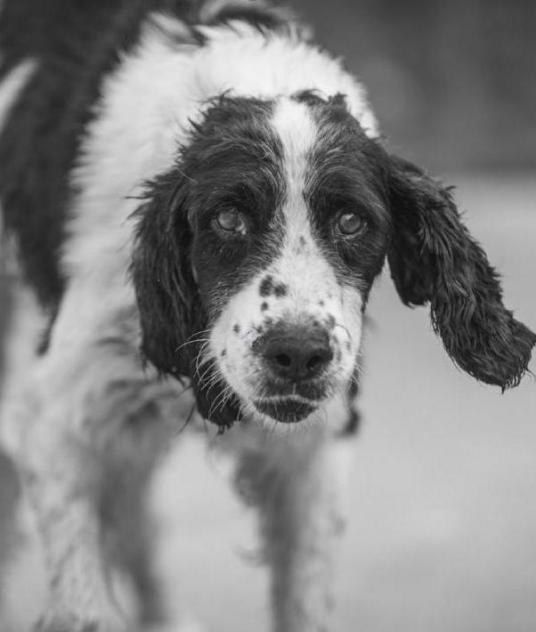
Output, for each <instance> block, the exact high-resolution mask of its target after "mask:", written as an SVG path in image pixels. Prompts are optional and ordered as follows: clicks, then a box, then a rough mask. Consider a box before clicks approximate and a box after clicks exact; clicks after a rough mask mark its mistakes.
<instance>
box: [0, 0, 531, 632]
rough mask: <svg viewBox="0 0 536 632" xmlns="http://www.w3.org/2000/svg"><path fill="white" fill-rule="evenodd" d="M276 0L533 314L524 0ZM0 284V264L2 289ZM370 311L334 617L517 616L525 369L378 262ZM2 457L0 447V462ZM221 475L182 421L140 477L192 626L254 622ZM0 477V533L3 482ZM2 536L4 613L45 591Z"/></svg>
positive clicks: (524, 552) (402, 625)
mask: <svg viewBox="0 0 536 632" xmlns="http://www.w3.org/2000/svg"><path fill="white" fill-rule="evenodd" d="M293 4H294V6H295V7H296V9H297V10H298V11H299V13H300V14H301V15H303V16H304V17H306V18H307V19H308V20H309V21H310V22H311V23H312V24H313V25H314V27H315V29H316V33H317V38H318V40H319V41H320V42H321V43H322V44H323V45H325V46H326V47H327V48H329V49H330V50H332V51H334V52H335V53H336V54H339V55H341V56H343V57H344V58H345V59H346V62H347V65H348V67H349V68H351V69H352V70H353V71H355V72H356V73H357V74H358V75H359V76H360V77H361V78H362V79H363V80H364V82H365V83H366V85H367V86H368V89H369V93H370V98H371V102H372V104H373V106H374V108H375V109H376V111H377V113H378V117H379V119H380V122H381V125H382V129H383V132H384V134H385V136H386V138H387V141H388V144H389V146H390V148H391V149H392V150H393V151H396V152H397V153H399V154H403V155H404V156H405V157H407V158H409V159H411V160H413V161H415V162H417V163H419V164H420V165H422V166H425V167H427V168H428V169H429V170H430V171H432V172H434V173H436V174H438V175H441V176H442V177H443V178H444V179H445V180H446V181H447V182H449V183H451V184H456V186H457V198H458V201H459V204H460V208H461V209H462V210H463V211H466V215H465V218H466V222H467V224H468V226H469V227H470V229H471V231H472V232H473V234H474V235H475V236H476V237H477V239H478V240H479V241H480V242H481V243H482V244H483V246H484V247H485V249H486V250H487V252H488V254H489V257H490V260H491V261H492V263H493V264H494V265H496V266H497V268H498V269H499V270H500V271H501V274H502V276H503V281H504V289H505V300H506V303H507V304H508V305H509V307H510V308H512V309H513V310H514V311H515V313H516V315H517V316H518V318H519V319H521V320H523V321H524V322H526V323H527V324H528V325H529V326H531V327H532V328H533V329H536V282H535V279H536V208H535V206H536V177H535V175H536V173H535V167H536V37H535V34H536V2H534V0H515V2H514V1H508V0H450V1H449V2H445V1H444V0H404V1H401V0H352V1H351V2H350V1H345V0H330V1H329V2H327V1H325V0H322V1H319V0H316V1H315V0H295V2H294V3H293ZM6 292H7V286H6V284H5V282H4V283H3V284H2V286H1V287H0V305H2V306H4V308H5V306H6V297H7V294H6ZM369 313H370V315H371V317H372V320H373V323H372V326H371V328H370V331H369V333H368V336H367V339H366V350H367V353H366V357H367V366H366V373H365V380H364V384H363V393H364V396H363V402H362V410H363V413H364V422H363V426H362V429H361V432H360V436H359V438H358V440H357V441H356V443H355V462H354V470H353V474H352V478H351V482H350V493H349V501H350V507H349V514H350V518H349V525H348V529H347V533H346V538H345V541H344V544H343V550H342V554H341V556H340V569H339V577H338V580H337V594H338V601H339V611H338V615H337V621H336V625H335V626H334V628H333V631H334V632H335V631H340V632H354V631H355V630H363V631H365V632H395V631H396V632H534V630H536V599H535V598H534V595H535V594H536V383H535V381H534V379H533V378H532V377H530V376H529V377H527V378H525V380H524V381H523V383H522V385H521V386H520V387H519V388H517V389H515V390H513V391H510V392H507V393H505V394H504V395H503V394H501V393H500V390H499V389H495V388H491V387H487V386H483V385H481V384H479V383H477V382H475V381H474V380H472V379H471V378H469V377H468V376H467V375H465V374H462V373H461V372H459V371H458V370H457V369H456V368H455V367H454V366H453V365H452V363H451V362H450V360H449V359H448V358H447V356H446V354H445V353H444V351H443V349H442V347H441V343H440V342H439V341H438V340H437V339H436V338H435V336H434V335H433V333H432V331H431V326H430V324H429V319H428V314H427V310H426V309H422V308H421V309H417V310H410V309H407V308H404V307H403V306H402V305H401V304H400V302H399V300H398V298H397V296H396V294H395V292H394V290H393V288H392V285H391V282H390V279H389V274H388V271H386V272H385V273H384V275H383V277H382V279H380V281H379V282H378V284H377V288H376V291H375V292H373V298H372V301H371V304H370V308H369ZM4 316H5V309H0V326H1V319H2V318H3V317H4ZM531 366H532V370H533V371H536V363H535V362H534V361H533V364H532V365H531ZM7 471H8V466H7V464H6V463H5V461H2V460H0V476H4V480H5V475H6V472H7ZM228 476H229V464H228V463H226V462H225V460H224V459H222V458H219V457H217V456H216V455H215V454H214V453H213V452H210V453H207V451H206V448H205V447H204V446H203V444H202V442H201V441H199V440H197V439H192V438H185V439H184V441H182V442H181V444H180V445H179V446H177V448H176V449H174V450H173V451H172V452H171V453H170V455H169V458H168V460H167V462H166V464H165V465H164V466H163V468H162V470H161V472H160V473H159V476H158V478H157V481H156V482H155V491H154V497H153V502H154V504H155V509H156V511H157V512H158V514H159V515H160V518H161V525H162V540H161V542H162V544H161V547H160V564H161V568H162V572H163V573H164V575H165V576H166V577H167V581H168V585H169V587H170V590H171V591H172V592H173V594H177V593H178V594H180V596H181V601H182V602H184V603H185V604H186V606H187V607H188V608H191V610H192V611H194V612H195V613H197V614H198V615H199V617H200V618H201V619H202V620H203V621H204V622H205V623H206V624H207V627H208V629H209V630H213V631H217V632H252V631H255V632H257V631H261V632H262V631H265V630H266V631H267V630H268V624H267V621H268V603H267V592H266V581H267V580H266V573H265V570H264V569H262V568H261V567H258V566H256V565H255V564H252V563H251V553H252V552H254V551H255V550H256V535H255V525H254V519H253V516H251V515H250V514H249V512H248V511H246V510H245V509H244V508H243V507H242V506H241V505H240V504H239V503H238V502H237V500H236V499H235V498H234V497H233V496H232V495H231V494H230V492H229V487H228V484H227V478H228ZM3 489H4V491H3V492H2V493H3V494H4V498H2V497H0V537H1V533H2V520H3V519H5V514H2V507H3V506H5V505H6V502H7V500H8V497H10V496H12V495H13V494H14V492H15V485H14V484H13V485H11V486H3ZM4 534H5V531H4ZM19 551H21V552H22V553H23V555H22V557H21V558H20V564H19V565H18V566H17V567H14V569H13V572H12V574H11V575H10V579H9V582H8V583H7V584H6V585H5V588H6V593H7V598H8V601H9V603H10V605H11V609H12V611H13V612H15V613H16V615H17V617H18V621H19V623H18V624H17V629H15V631H14V632H19V629H20V630H21V631H22V630H23V629H25V628H24V623H23V622H24V621H29V620H30V619H31V618H32V616H33V615H35V613H36V611H37V608H38V605H39V600H40V598H41V597H42V594H43V589H42V575H41V570H40V568H41V566H40V561H39V559H40V558H39V554H38V553H37V552H36V549H35V547H33V546H32V544H31V541H30V540H24V539H23V540H21V547H20V549H19ZM0 563H1V560H0ZM0 629H1V630H2V632H4V628H3V627H1V625H0Z"/></svg>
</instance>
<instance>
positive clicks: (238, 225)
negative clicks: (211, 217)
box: [215, 208, 247, 235]
mask: <svg viewBox="0 0 536 632" xmlns="http://www.w3.org/2000/svg"><path fill="white" fill-rule="evenodd" d="M215 223H216V227H217V228H218V229H219V230H220V231H223V232H225V233H231V234H232V233H234V234H239V235H245V234H246V232H247V226H246V220H245V218H244V216H243V215H242V213H240V211H238V210H237V209H235V208H230V209H225V210H224V211H220V212H219V213H218V216H217V217H216V219H215Z"/></svg>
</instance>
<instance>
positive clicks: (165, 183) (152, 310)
mask: <svg viewBox="0 0 536 632" xmlns="http://www.w3.org/2000/svg"><path fill="white" fill-rule="evenodd" d="M179 177H180V176H179ZM185 196H186V184H185V183H183V182H182V181H178V182H177V180H176V177H175V178H172V177H171V175H166V176H161V177H160V178H158V179H156V180H155V181H154V182H153V183H151V184H150V185H149V187H148V189H147V192H146V197H147V201H146V202H145V203H143V204H142V205H141V206H140V208H139V209H138V210H137V212H136V214H135V215H136V218H137V220H138V223H137V226H136V240H135V245H134V256H133V261H132V275H133V281H134V288H135V291H136V298H137V302H138V309H139V313H140V323H141V330H142V351H143V353H144V355H145V356H147V358H148V359H149V360H150V361H151V362H152V363H153V364H154V365H155V366H156V367H157V369H159V370H160V371H162V372H164V373H170V374H172V375H174V376H176V377H178V376H181V375H189V374H190V366H189V365H190V357H189V356H190V352H189V350H188V349H187V348H185V349H183V346H187V343H188V342H189V340H190V337H193V336H194V335H195V333H196V332H197V331H200V330H202V329H204V325H203V322H202V320H201V315H202V313H203V312H202V310H201V307H200V302H199V297H198V293H197V286H196V283H195V280H194V278H193V272H192V269H191V265H190V257H189V255H190V242H191V232H190V226H189V224H188V220H187V216H186V212H185V211H184V210H183V209H182V208H181V205H182V204H183V203H184V201H185V199H184V198H185Z"/></svg>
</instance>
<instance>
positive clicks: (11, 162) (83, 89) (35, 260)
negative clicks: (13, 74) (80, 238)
mask: <svg viewBox="0 0 536 632" xmlns="http://www.w3.org/2000/svg"><path fill="white" fill-rule="evenodd" d="M146 12H147V9H146V8H145V7H144V6H143V3H142V2H133V3H132V4H128V3H126V2H111V3H109V2H104V1H103V0H100V1H97V2H94V3H90V2H85V3H84V2H72V1H71V0H48V1H47V2H46V3H39V2H33V1H29V0H7V2H5V7H4V10H3V13H2V15H1V20H0V47H1V51H2V54H5V58H4V59H3V65H2V70H1V72H0V76H2V75H5V74H6V73H7V72H9V70H11V68H12V67H13V66H14V64H16V63H18V62H19V61H21V59H24V58H27V57H28V56H31V57H32V58H34V59H35V60H36V62H37V64H38V68H37V71H36V72H35V73H34V74H33V76H32V78H31V79H30V81H29V83H28V84H27V86H26V87H25V89H24V90H23V91H22V93H21V95H20V98H19V99H18V101H17V103H16V104H15V106H14V108H13V109H12V112H11V115H10V116H9V118H8V120H7V121H6V123H5V125H4V127H3V130H2V133H1V136H0V173H1V178H0V198H1V200H2V206H3V210H4V217H5V224H6V227H7V229H8V230H10V231H13V232H15V233H16V235H17V239H18V244H19V249H20V254H21V258H22V263H23V267H24V270H25V273H26V276H27V278H28V280H29V281H30V282H31V284H32V285H33V286H34V287H35V289H36V291H37V293H38V297H39V299H40V300H41V302H42V303H43V304H45V305H47V306H51V305H54V304H56V303H57V302H58V301H59V299H60V297H61V295H62V290H63V284H64V279H63V278H62V276H61V273H60V270H59V265H58V257H59V249H60V247H61V245H62V242H63V239H64V225H65V220H66V218H67V216H68V212H69V203H70V201H71V197H72V195H73V191H72V190H71V189H70V185H69V173H70V171H71V169H72V167H73V164H74V161H75V158H76V156H77V154H78V152H79V149H80V144H81V142H82V138H83V135H84V132H85V130H86V128H87V125H88V123H89V122H90V121H91V120H92V118H93V116H94V114H93V110H92V108H93V106H94V104H95V102H96V101H97V99H98V98H99V94H100V86H101V83H102V80H103V78H104V76H105V75H106V74H107V73H109V72H110V71H112V70H113V68H114V67H115V66H116V65H117V63H118V60H119V55H120V54H122V53H124V52H125V51H128V50H130V49H131V48H132V46H133V45H134V43H135V42H136V40H137V38H138V34H139V26H140V22H141V18H142V17H143V16H144V15H145V14H146Z"/></svg>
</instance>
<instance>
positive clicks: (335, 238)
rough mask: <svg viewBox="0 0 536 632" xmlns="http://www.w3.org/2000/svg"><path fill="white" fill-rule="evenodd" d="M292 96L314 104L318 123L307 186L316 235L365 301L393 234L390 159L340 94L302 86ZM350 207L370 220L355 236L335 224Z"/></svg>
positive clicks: (333, 261) (342, 279)
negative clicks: (324, 95)
mask: <svg viewBox="0 0 536 632" xmlns="http://www.w3.org/2000/svg"><path fill="white" fill-rule="evenodd" d="M294 98H295V99H296V100H297V101H299V102H302V103H305V104H306V105H307V106H308V107H310V108H311V111H312V113H313V116H314V118H315V121H316V124H317V126H318V139H317V142H316V145H315V147H314V148H313V150H312V151H311V153H310V156H309V170H310V171H309V174H308V179H307V180H308V185H307V188H306V191H305V198H306V200H307V203H308V206H309V209H310V212H311V221H312V225H313V227H314V229H315V233H316V235H315V236H316V238H317V240H318V241H319V242H320V243H321V245H322V250H323V252H324V253H325V255H326V256H327V257H328V259H329V260H330V262H331V263H332V265H333V267H334V269H335V270H336V272H337V273H338V275H339V277H340V279H341V282H345V283H351V284H358V286H359V289H360V291H361V294H362V296H363V300H364V302H366V299H367V296H368V293H369V290H370V287H371V285H372V282H373V280H374V278H375V277H376V276H377V275H378V274H379V272H380V271H381V268H382V265H383V262H384V259H385V254H386V250H387V245H388V242H389V239H390V231H391V222H390V217H389V203H388V195H387V191H388V180H387V177H386V174H387V163H388V161H387V160H386V158H385V155H384V153H383V152H382V151H381V149H380V148H379V147H378V145H377V143H376V142H375V141H373V140H371V139H369V138H368V137H367V136H366V134H365V133H364V131H363V130H362V128H361V126H360V125H359V123H358V122H357V121H356V120H355V119H354V118H353V117H352V116H351V115H350V113H349V112H348V110H347V108H346V103H345V99H344V97H343V96H342V95H335V96H333V97H332V98H330V99H323V98H321V97H320V96H318V95H317V94H316V93H315V92H314V91H304V92H301V93H299V94H297V95H295V97H294ZM348 212H352V213H357V214H359V215H361V217H362V218H363V219H364V222H365V225H366V230H365V231H363V233H361V234H359V235H357V236H355V237H348V236H345V235H343V234H341V233H340V232H338V230H337V219H338V217H339V216H340V215H341V214H342V213H348Z"/></svg>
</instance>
